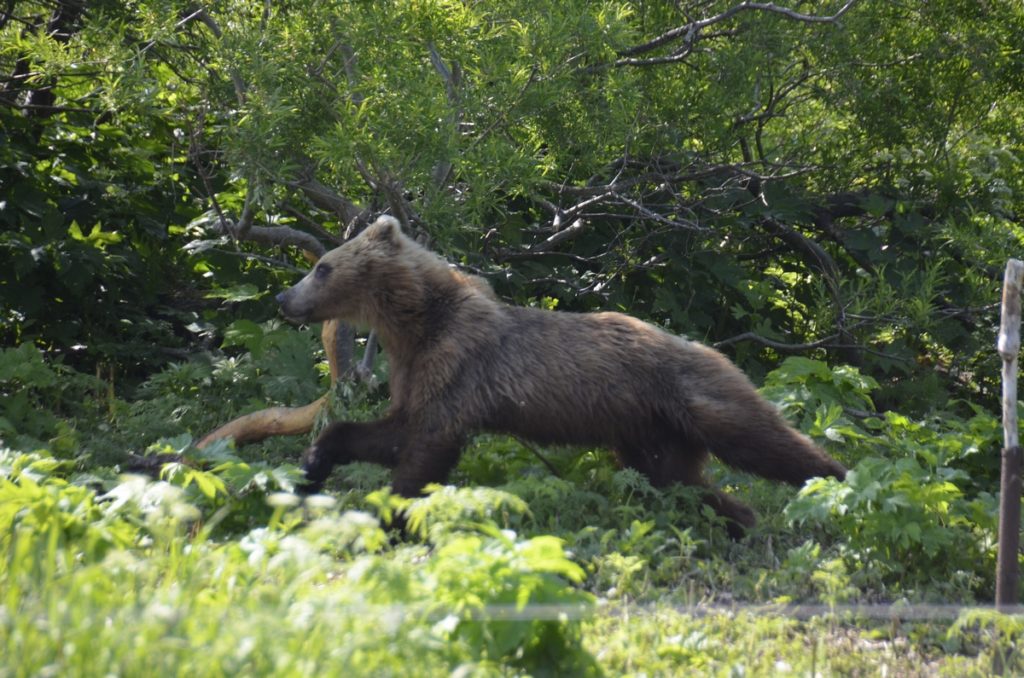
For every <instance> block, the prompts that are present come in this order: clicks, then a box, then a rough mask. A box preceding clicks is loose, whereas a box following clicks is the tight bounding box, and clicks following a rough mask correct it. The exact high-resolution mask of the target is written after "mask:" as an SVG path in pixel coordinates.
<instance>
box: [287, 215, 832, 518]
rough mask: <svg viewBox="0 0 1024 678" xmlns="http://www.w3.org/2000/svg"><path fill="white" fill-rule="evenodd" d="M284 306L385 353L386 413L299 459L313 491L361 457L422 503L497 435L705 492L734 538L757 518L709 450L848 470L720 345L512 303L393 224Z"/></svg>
mask: <svg viewBox="0 0 1024 678" xmlns="http://www.w3.org/2000/svg"><path fill="white" fill-rule="evenodd" d="M277 298H278V301H279V302H280V304H281V309H282V312H283V313H284V315H285V316H287V317H289V318H291V319H294V320H298V321H301V322H315V321H321V320H327V319H329V318H340V319H342V320H345V321H348V322H353V323H356V324H360V325H364V326H369V327H371V328H373V329H375V330H376V331H377V334H378V336H379V337H380V340H381V343H382V344H383V345H384V347H385V349H386V350H387V351H388V355H389V359H390V383H389V386H390V391H391V406H390V409H389V411H388V414H387V416H385V417H384V418H383V419H381V420H379V421H374V422H368V423H354V422H339V423H335V424H332V425H331V426H329V427H328V428H327V429H325V430H324V432H323V434H322V435H321V436H320V437H319V438H318V439H317V440H316V442H315V443H314V444H313V446H312V447H311V448H310V449H309V450H307V452H306V454H305V456H304V459H303V468H304V470H305V472H306V475H307V477H308V479H309V481H310V482H311V484H313V486H314V487H316V486H319V484H320V483H322V482H323V480H324V479H325V478H326V477H327V475H328V474H329V473H330V471H331V469H332V467H334V466H335V465H336V464H344V463H347V462H351V461H357V460H358V461H369V462H375V463H377V464H383V465H385V466H388V467H391V468H392V469H394V472H393V487H394V490H395V491H396V492H398V493H400V494H402V495H405V496H415V495H416V494H418V493H419V492H420V491H421V490H422V488H423V486H424V485H426V484H427V483H432V482H443V481H444V480H445V478H446V476H447V475H448V472H449V471H450V470H451V468H452V467H453V466H454V465H455V463H456V462H457V461H458V459H459V454H460V452H461V450H462V447H463V445H464V444H465V443H466V440H467V439H468V438H469V437H470V436H472V435H474V434H475V433H478V432H481V431H493V432H498V433H508V434H513V435H517V436H521V437H523V438H526V439H529V440H532V441H535V442H538V443H541V444H569V445H583V446H592V447H604V448H610V449H611V450H614V452H615V453H616V454H617V456H618V458H619V460H620V461H621V462H622V463H623V464H625V465H626V466H630V467H632V468H635V469H637V470H639V471H641V472H643V473H644V474H646V475H647V476H648V477H649V478H650V479H651V482H652V483H653V484H654V485H658V486H664V485H668V484H670V483H673V482H682V483H686V484H688V485H698V486H701V487H704V488H706V492H705V501H706V502H707V503H708V504H709V505H710V506H711V507H712V508H714V509H715V511H717V512H718V513H719V514H720V515H722V516H724V517H725V518H727V519H728V520H729V521H730V530H731V531H732V532H733V533H734V534H736V535H738V534H742V527H741V526H745V527H749V526H752V525H753V524H754V514H753V512H752V511H751V510H750V509H749V508H748V507H747V506H745V505H743V504H741V503H740V502H738V501H736V500H735V499H733V498H731V497H729V496H728V495H726V494H723V493H721V492H719V491H717V490H714V489H712V488H710V487H708V485H707V482H706V481H705V479H704V476H703V474H702V467H703V465H704V463H705V461H706V460H707V457H708V453H709V452H710V453H713V454H715V455H716V456H717V457H718V458H720V459H722V460H723V461H725V462H726V463H727V464H730V465H732V466H734V467H736V468H739V469H743V470H746V471H751V472H753V473H756V474H758V475H761V476H764V477H766V478H771V479H775V480H781V481H786V482H789V483H794V484H800V483H803V482H804V481H805V480H806V479H807V478H811V477H814V476H824V475H833V476H836V477H838V478H843V477H844V476H845V474H846V469H845V468H843V466H842V465H841V464H839V463H838V462H836V461H835V460H834V459H832V458H831V457H829V456H828V455H827V454H825V453H824V452H823V451H822V450H821V449H819V448H818V447H817V446H816V445H814V443H812V442H811V440H810V439H809V438H807V437H806V436H804V435H802V434H800V433H798V432H797V431H795V430H794V429H793V428H791V427H790V426H789V425H787V424H786V422H785V421H784V420H783V419H782V418H781V416H780V415H779V413H778V412H777V411H776V409H775V408H774V407H773V406H772V405H771V404H769V403H768V402H766V401H765V400H764V399H762V398H761V397H760V396H759V395H758V394H757V392H756V391H755V390H754V387H753V385H752V384H751V383H750V381H749V380H748V379H747V377H746V376H745V375H744V374H743V373H742V372H740V370H739V369H737V368H736V367H735V366H734V365H733V364H732V363H731V362H730V361H729V360H728V359H726V358H725V357H724V356H722V355H721V354H720V353H718V352H717V351H715V350H713V349H711V348H708V347H706V346H703V345H701V344H698V343H695V342H692V341H687V340H686V339H682V338H680V337H677V336H674V335H671V334H669V333H667V332H664V331H662V330H661V329H659V328H657V327H655V326H653V325H650V324H648V323H645V322H642V321H640V320H637V319H635V318H631V317H629V316H626V315H622V314H620V313H564V312H555V311H544V310H539V309H533V308H521V307H516V306H510V305H507V304H504V303H502V302H501V301H499V300H498V299H497V298H496V296H495V295H494V294H493V292H491V290H490V288H489V286H487V284H486V283H485V282H483V281H481V280H480V279H478V278H474V277H473V276H468V275H465V274H463V273H460V272H458V271H457V270H454V269H453V268H451V267H450V266H449V265H448V264H447V263H445V261H444V260H443V259H441V258H440V257H438V256H436V255H435V254H433V253H431V252H430V251H428V250H427V249H425V248H424V247H422V246H420V245H419V244H417V243H416V242H415V241H413V240H412V239H410V238H408V237H407V236H405V235H404V234H403V233H402V231H401V228H400V227H399V225H398V222H397V221H395V220H394V219H393V218H391V217H381V218H380V219H378V220H377V221H376V222H375V223H374V224H373V225H372V226H370V227H369V228H368V229H366V230H365V231H364V232H363V233H361V234H360V235H358V236H357V237H355V238H353V239H352V240H350V241H349V242H347V243H345V244H344V245H342V246H341V247H338V248H337V249H334V250H332V251H330V252H328V253H327V254H325V255H324V256H323V257H322V258H321V259H320V261H319V262H318V263H317V264H316V266H315V268H314V269H313V270H312V271H310V273H309V274H308V275H307V276H306V277H305V278H303V279H302V280H300V281H299V282H298V284H296V285H295V286H294V287H292V288H291V289H289V290H287V291H285V292H283V293H281V294H280V295H278V297H277Z"/></svg>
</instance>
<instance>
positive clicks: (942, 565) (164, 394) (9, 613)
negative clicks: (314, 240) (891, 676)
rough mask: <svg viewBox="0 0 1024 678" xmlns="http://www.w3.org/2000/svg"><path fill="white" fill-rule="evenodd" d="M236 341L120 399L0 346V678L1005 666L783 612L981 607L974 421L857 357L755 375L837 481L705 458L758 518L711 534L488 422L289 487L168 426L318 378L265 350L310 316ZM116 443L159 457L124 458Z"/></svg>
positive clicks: (987, 565)
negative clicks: (445, 463)
mask: <svg viewBox="0 0 1024 678" xmlns="http://www.w3.org/2000/svg"><path fill="white" fill-rule="evenodd" d="M241 330H245V332H249V334H248V335H247V334H245V333H244V332H242V331H241ZM257 332H259V333H262V334H265V335H266V338H265V339H264V338H262V334H261V336H260V337H257V336H255V333H257ZM289 333H292V334H293V335H294V336H291V335H289ZM235 340H236V341H237V342H239V343H240V344H242V345H244V347H245V350H242V351H240V352H237V353H235V354H234V355H230V356H229V355H222V354H215V355H199V356H196V357H195V359H194V360H191V361H189V362H186V363H182V364H180V365H176V366H172V367H170V368H168V369H166V370H164V371H163V372H161V373H159V374H157V375H154V376H153V377H151V378H150V379H149V380H148V381H147V382H145V383H144V384H143V385H142V386H141V387H140V388H138V389H137V390H135V391H134V392H132V393H130V394H127V395H128V397H127V398H125V397H123V394H116V393H114V392H112V390H111V389H110V388H109V384H107V383H105V382H103V381H102V380H100V379H97V378H96V377H93V376H88V375H81V374H78V373H75V372H73V371H72V370H69V369H67V368H63V367H62V366H60V365H59V364H52V363H50V362H48V361H46V360H45V359H44V358H43V357H42V355H41V354H39V352H38V351H36V350H35V349H34V348H32V347H30V346H29V347H26V346H22V347H19V348H15V349H5V350H4V351H3V352H0V392H2V393H3V395H4V396H5V397H4V398H2V399H0V435H2V437H3V446H2V449H3V451H2V452H0V545H2V547H3V549H4V552H5V553H6V554H7V556H6V557H5V558H4V559H3V561H2V562H0V591H2V592H3V593H2V596H3V599H2V601H0V647H2V648H3V651H4V656H5V657H6V658H8V659H6V660H5V661H4V664H3V668H2V669H0V674H2V675H92V674H95V673H106V672H113V673H122V674H129V675H137V674H143V673H145V674H150V673H172V672H173V673H186V672H194V673H196V674H198V675H214V674H216V675H222V674H224V673H232V674H234V673H243V674H274V675H314V674H315V675H330V674H338V675H340V674H357V675H368V674H374V675H393V674H396V673H412V674H413V675H437V674H438V673H445V672H457V673H459V674H460V675H492V674H494V675H509V674H530V675H565V674H566V673H572V674H575V675H580V674H587V673H590V674H599V673H602V672H603V673H608V674H610V675H620V674H623V675H624V674H646V675H665V674H671V673H678V672H680V671H684V672H685V671H700V672H711V673H735V672H737V671H741V672H742V671H746V672H752V673H753V674H758V675H761V674H774V673H807V672H811V673H814V672H825V673H829V672H832V673H843V674H846V673H849V672H853V673H857V672H858V670H860V668H861V667H863V666H871V667H873V668H872V671H871V672H875V671H876V670H883V667H885V668H884V670H887V671H890V672H896V673H899V674H900V675H912V674H914V673H915V672H922V673H943V672H946V673H949V674H950V675H963V674H968V673H972V672H981V673H983V672H984V670H985V669H986V667H987V666H988V662H989V661H990V658H991V656H993V655H997V654H998V655H999V656H1000V657H1002V659H1003V660H1004V661H1006V662H1010V663H1011V665H1014V664H1013V662H1018V661H1019V656H1017V655H1016V654H1015V651H1014V650H1013V647H1015V646H1014V645H1013V643H1012V642H1010V641H1009V640H1008V639H1013V638H1016V636H1017V635H1019V629H1017V627H1014V628H1010V629H1004V628H1002V626H1005V625H1006V624H1007V623H1011V624H1012V621H1002V622H1000V624H1002V626H1000V625H999V624H997V623H995V622H992V621H990V620H988V619H987V618H986V619H981V618H974V617H969V618H967V617H965V618H962V619H961V620H959V621H958V622H957V623H955V624H952V625H950V623H949V622H946V623H943V622H926V623H921V624H917V625H908V626H905V627H899V626H893V625H891V624H890V625H885V624H881V625H879V624H875V623H873V622H870V620H861V619H857V618H856V617H855V616H851V615H847V616H843V615H841V614H839V613H837V614H835V615H825V616H824V617H814V618H811V619H809V620H796V619H789V618H787V617H786V616H785V609H786V607H785V606H786V605H789V604H794V603H816V604H823V605H825V606H826V608H827V607H828V606H839V607H838V608H837V609H845V608H842V607H841V606H842V605H844V604H847V605H849V604H858V603H879V602H881V603H918V602H942V603H947V604H949V603H952V604H956V605H972V604H976V603H980V602H984V601H987V600H990V599H991V595H992V588H993V582H992V574H991V573H992V571H993V570H994V562H993V561H994V553H995V506H996V499H995V496H994V487H995V477H996V476H995V470H994V468H993V464H992V463H990V458H991V457H993V455H995V457H996V458H997V457H998V455H997V450H998V444H999V442H998V441H999V433H1000V430H999V426H998V422H997V421H996V420H995V418H994V417H992V416H991V415H989V414H987V413H986V412H984V411H982V410H980V409H972V408H970V407H969V406H965V404H964V403H951V404H950V406H949V411H948V412H945V413H936V414H935V415H934V416H932V417H929V418H927V419H923V420H917V419H913V418H910V417H907V416H904V415H901V414H898V413H894V412H885V413H877V414H876V413H874V412H873V403H872V400H871V393H872V390H873V389H874V388H875V385H874V384H873V382H872V381H871V380H870V379H867V378H865V377H863V376H861V375H860V374H859V373H857V371H856V370H854V369H853V368H847V367H839V368H834V369H832V368H829V367H827V366H825V365H824V364H822V363H818V362H814V361H808V360H804V359H790V360H787V361H786V362H785V363H784V364H783V365H782V366H781V367H780V368H779V369H778V370H776V371H775V372H773V373H771V374H770V375H769V376H768V378H767V380H766V384H765V388H764V393H765V394H766V395H767V396H768V397H770V398H771V399H773V400H774V401H776V402H778V403H779V404H780V406H781V407H782V408H783V410H784V412H785V413H786V415H787V416H788V417H789V418H790V419H791V420H792V421H795V422H798V423H799V425H800V426H801V428H803V429H804V430H805V431H807V432H808V433H810V434H811V435H812V436H814V437H815V438H816V439H817V440H818V441H819V442H821V443H822V444H823V445H825V446H826V447H827V448H828V449H829V451H830V452H831V453H832V454H834V455H835V456H836V457H837V458H839V459H840V460H842V461H843V462H844V463H846V464H847V465H849V466H850V468H851V473H850V476H849V478H848V479H847V480H846V481H845V482H838V481H835V480H831V479H818V480H812V481H810V482H808V483H807V485H806V486H805V487H804V488H802V489H801V490H799V491H794V490H792V489H791V488H788V487H784V486H780V485H777V484H773V483H769V482H766V481H762V480H759V479H754V478H752V477H750V476H748V475H745V474H742V473H739V472H735V471H733V470H731V469H728V468H726V467H723V466H714V467H713V468H712V469H711V472H712V475H713V477H714V481H715V482H716V484H718V485H720V486H723V487H724V488H726V489H727V490H728V491H730V492H732V493H734V494H736V495H738V497H739V498H740V499H742V500H743V501H745V502H747V503H749V504H750V505H751V506H753V507H755V509H756V510H757V511H758V513H759V515H760V522H759V524H758V526H757V527H755V528H754V529H753V530H752V531H751V532H750V534H748V536H747V537H746V538H745V539H743V540H742V541H740V542H735V541H732V540H730V539H729V538H728V536H727V533H726V531H725V529H724V526H723V525H722V524H721V522H720V520H719V519H718V518H717V517H716V516H715V515H714V514H713V513H711V512H709V511H708V510H707V509H706V508H704V507H702V505H701V503H700V502H699V497H698V496H697V494H696V493H695V492H694V491H693V490H692V489H689V488H683V487H676V488H670V489H656V488H653V487H652V486H651V485H650V483H649V482H648V480H647V479H646V478H645V477H643V476H642V475H640V474H638V473H636V472H634V471H631V470H629V469H618V468H616V467H615V465H614V464H613V461H612V458H611V456H610V455H609V454H608V453H607V452H605V451H601V450H575V449H572V450H570V449H561V448H536V447H534V446H532V445H530V444H528V443H524V442H522V441H519V440H515V439H510V438H505V437H500V436H480V437H478V438H477V440H476V441H475V442H474V443H473V444H472V445H471V446H470V447H469V448H468V449H467V451H466V453H465V454H464V455H463V458H462V461H461V463H460V464H459V466H458V467H457V468H456V470H455V472H454V473H453V474H452V476H451V478H450V482H451V483H452V484H451V485H449V486H444V487H434V488H431V493H430V494H429V495H428V496H425V497H424V498H422V499H418V500H416V501H412V502H410V501H409V500H404V499H400V498H398V497H395V496H392V495H391V494H390V492H389V491H388V490H387V485H388V482H389V474H388V472H387V471H385V470H383V469H380V468H378V467H375V466H371V465H367V464H352V465H349V466H346V467H342V468H340V469H338V470H337V471H336V472H335V474H334V475H333V477H332V478H331V480H330V482H329V483H328V485H327V490H326V491H325V492H326V494H324V495H317V496H314V497H309V498H307V499H305V500H304V501H303V500H301V499H299V498H298V497H297V496H296V495H294V494H293V493H292V491H293V489H294V487H295V484H296V483H297V482H298V481H300V480H301V474H300V472H299V470H298V469H297V468H296V467H295V466H294V463H295V460H296V459H297V458H298V454H299V451H300V450H301V449H302V447H303V446H304V445H306V444H308V438H303V437H298V438H295V439H291V440H287V439H271V440H269V441H266V442H264V443H262V444H260V445H255V446H250V447H246V448H244V449H237V450H236V449H234V448H233V447H232V446H231V445H230V444H228V443H223V442H222V443H217V444H214V445H211V446H209V447H207V448H206V449H204V450H197V449H195V448H194V447H193V446H192V440H193V438H194V437H195V436H197V435H199V434H201V433H204V432H206V431H207V430H209V429H211V428H212V427H214V426H216V425H217V424H219V423H223V421H224V420H225V419H227V418H230V416H234V415H235V414H237V413H240V412H243V411H248V410H252V409H256V408H257V407H261V406H265V405H266V404H269V403H282V404H302V403H304V402H305V401H308V400H311V399H313V398H314V397H316V396H317V395H318V394H319V392H320V390H319V389H321V388H324V387H325V384H326V382H325V380H324V379H323V375H322V374H319V373H318V372H317V371H314V370H312V369H311V368H309V367H308V364H307V363H302V362H301V361H295V362H294V364H291V365H290V366H289V362H288V361H287V360H282V359H281V353H280V352H279V351H278V348H275V347H282V346H283V347H290V348H288V349H287V350H289V351H299V350H305V349H304V348H303V347H305V346H306V345H307V344H308V343H309V341H310V340H309V335H308V334H301V333H296V332H294V331H292V330H287V329H283V328H280V327H278V326H276V325H270V326H267V327H265V328H263V329H260V328H258V327H257V328H256V329H254V328H253V327H248V326H246V327H244V328H240V331H239V333H238V336H236V337H235ZM246 342H248V343H247V344H246ZM385 406H386V399H385V397H384V392H383V391H381V390H377V391H373V390H370V391H366V390H358V389H356V390H352V389H348V390H339V391H338V392H336V393H335V394H334V398H333V404H332V409H333V415H334V416H346V417H352V418H370V417H373V416H375V415H376V414H378V413H379V412H380V411H381V410H382V409H383V408H384V407H385ZM965 412H966V414H964V413H965ZM129 453H132V454H135V455H141V456H145V455H152V454H175V455H178V457H177V458H178V459H180V461H176V462H175V463H172V464H166V465H163V466H162V468H161V469H160V470H159V473H158V475H157V476H156V477H143V476H131V475H127V476H126V475H124V473H123V472H124V471H125V469H126V464H127V459H128V457H127V455H128V454H129ZM399 512H401V513H402V514H403V515H404V518H405V521H404V522H405V525H406V529H405V531H404V532H403V533H398V532H396V531H394V530H392V529H391V525H392V521H393V519H394V518H395V516H396V514H398V513H399ZM737 605H760V606H768V607H767V608H764V609H767V610H768V612H763V613H761V614H746V613H743V612H738V611H735V610H736V609H738V608H736V607H735V606H737ZM773 606H774V607H773ZM773 609H777V610H778V612H777V613H773V612H771V610H773ZM700 610H705V612H703V613H701V612H699V611H700ZM730 610H732V611H730ZM1011 619H1012V618H1011ZM196 648H203V651H201V652H199V651H196ZM15 657H16V658H18V659H17V660H16V661H12V660H11V659H10V658H15ZM410 667H418V668H416V669H414V670H410ZM417 672H419V673H417Z"/></svg>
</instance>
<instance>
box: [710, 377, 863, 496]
mask: <svg viewBox="0 0 1024 678" xmlns="http://www.w3.org/2000/svg"><path fill="white" fill-rule="evenodd" d="M722 405H723V403H719V407H720V408H721V409H718V411H717V412H716V413H715V416H712V417H705V418H703V419H702V418H698V422H700V423H701V424H702V425H701V426H700V428H701V429H702V430H701V433H702V437H703V438H704V440H705V442H706V443H707V446H708V448H709V450H710V451H711V453H712V454H714V455H715V456H716V457H718V458H719V459H721V460H722V461H724V462H725V463H727V464H729V465H730V466H733V467H735V468H738V469H740V470H743V471H749V472H751V473H755V474H757V475H759V476H762V477H764V478H769V479H771V480H779V481H783V482H787V483H791V484H793V485H802V484H803V483H804V481H805V480H807V479H808V478H815V477H818V476H833V477H835V478H837V479H839V480H843V479H844V478H846V467H845V466H843V465H842V464H840V463H839V462H838V461H836V460H835V459H833V458H832V457H830V456H829V455H828V454H827V453H826V452H825V451H824V450H823V449H821V448H820V447H818V446H817V445H816V444H814V442H813V441H812V440H811V439H810V438H809V437H807V436H806V435H804V434H803V433H800V432H799V431H797V430H796V429H794V428H793V427H792V426H790V425H789V424H788V423H786V421H785V420H784V419H783V418H782V415H781V414H779V412H778V411H777V410H776V409H775V407H774V406H773V405H771V404H770V403H769V402H767V401H766V400H764V399H762V398H761V397H760V396H759V395H757V393H756V392H754V391H753V390H752V391H751V393H750V397H749V398H743V399H741V401H740V402H735V401H733V402H731V403H729V405H726V406H725V407H722Z"/></svg>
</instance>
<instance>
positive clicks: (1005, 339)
mask: <svg viewBox="0 0 1024 678" xmlns="http://www.w3.org/2000/svg"><path fill="white" fill-rule="evenodd" d="M1022 279H1024V263H1021V262H1020V261H1018V260H1017V259H1010V261H1009V262H1007V264H1006V278H1005V280H1004V282H1003V308H1002V320H1001V323H1000V327H999V344H998V350H999V356H1000V357H1001V358H1002V359H1003V440H1004V443H1005V447H1004V448H1003V463H1002V474H1001V479H1000V494H999V554H998V557H997V561H996V609H997V610H1000V611H1004V610H1009V609H1011V608H1013V607H1015V606H1016V605H1017V586H1018V582H1019V572H1018V563H1017V557H1018V556H1017V552H1018V550H1019V548H1020V499H1021V477H1020V473H1021V449H1020V439H1019V437H1018V424H1017V356H1018V354H1019V353H1020V293H1021V281H1022Z"/></svg>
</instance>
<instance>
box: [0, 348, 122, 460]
mask: <svg viewBox="0 0 1024 678" xmlns="http://www.w3.org/2000/svg"><path fill="white" fill-rule="evenodd" d="M102 393H103V385H102V383H101V382H100V381H99V380H98V379H92V378H90V377H89V376H87V375H84V374H81V373H78V372H75V371H74V370H71V369H67V368H65V367H64V366H63V365H61V364H59V363H57V364H52V363H48V362H46V361H45V360H44V359H43V355H42V354H41V353H40V351H39V349H37V348H36V347H35V346H33V345H32V344H28V343H25V344H21V345H20V346H18V347H17V348H4V349H0V440H6V441H7V442H8V444H10V445H13V446H15V447H34V446H42V445H44V443H47V444H48V445H50V446H52V447H53V449H54V450H55V451H57V452H58V453H62V454H72V453H73V452H74V450H75V445H76V443H77V436H76V433H75V431H74V429H73V427H72V426H71V425H70V424H69V423H67V422H66V421H64V420H62V419H61V418H60V417H59V415H60V414H66V413H68V412H81V411H82V410H86V411H88V410H91V409H93V408H94V406H95V403H96V401H97V395H98V394H99V395H100V397H101V398H102Z"/></svg>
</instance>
